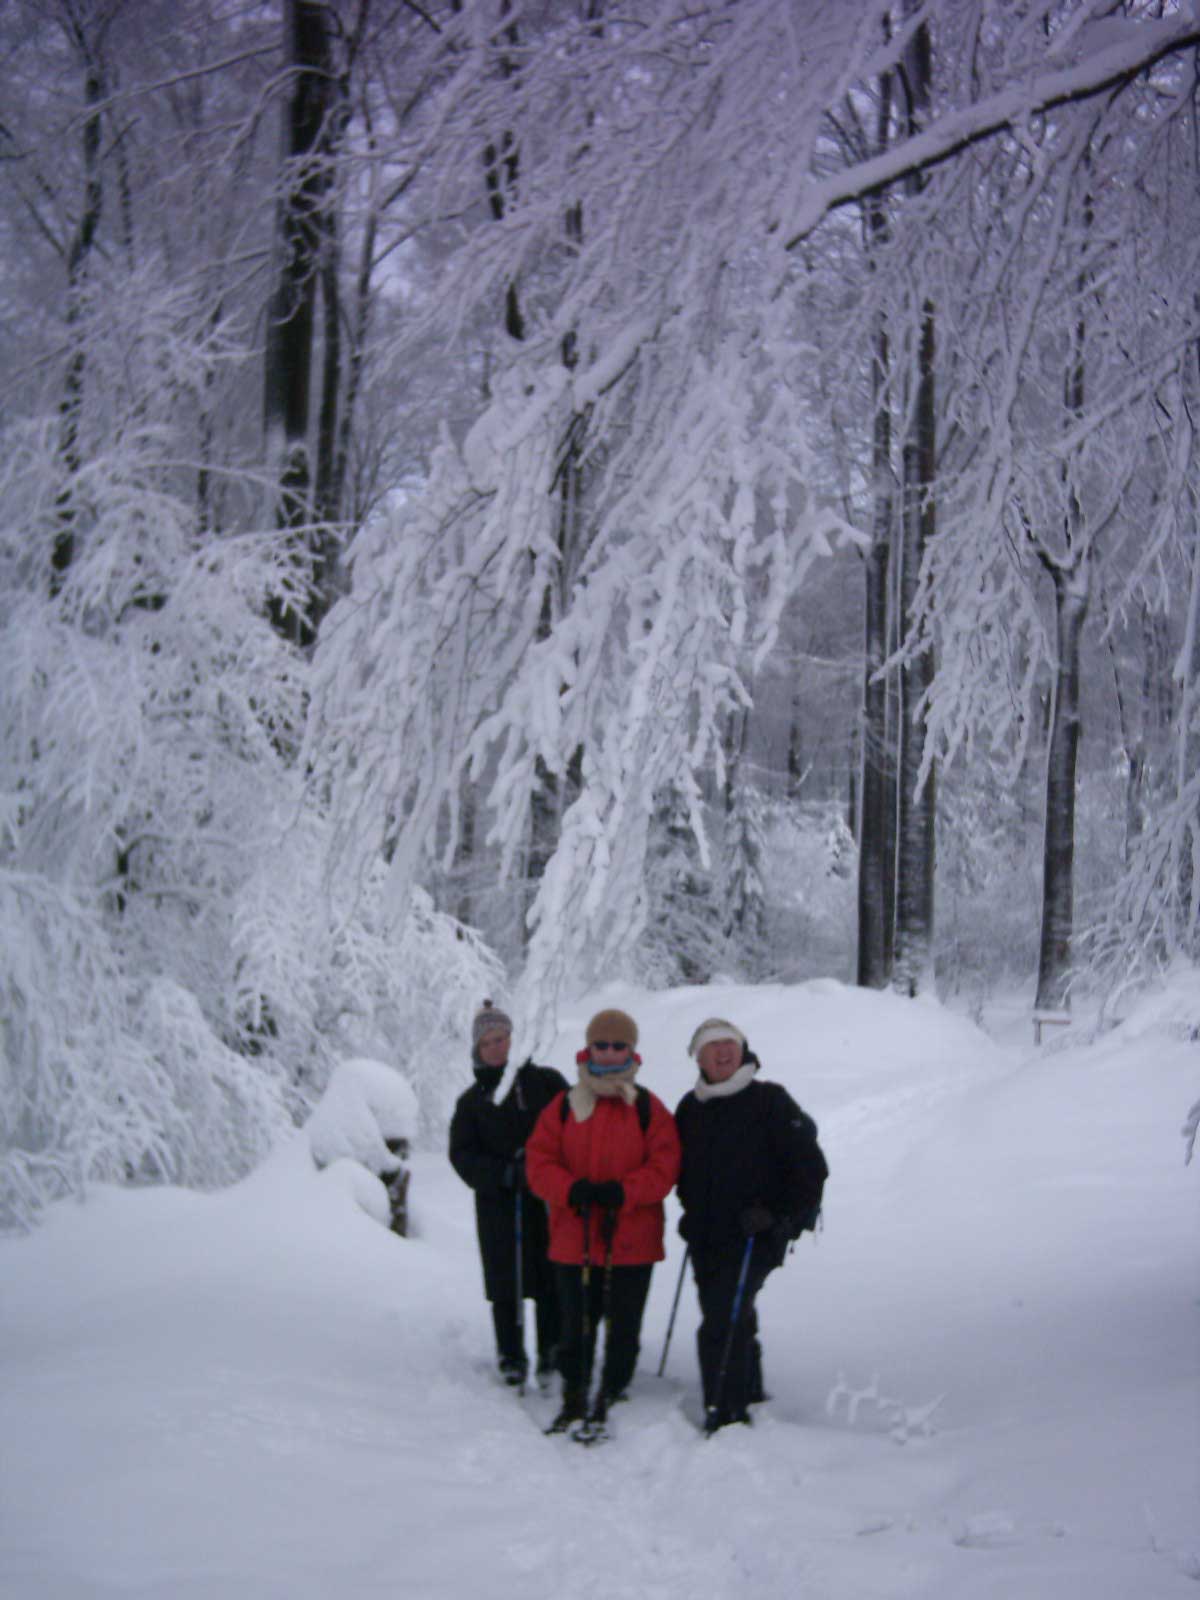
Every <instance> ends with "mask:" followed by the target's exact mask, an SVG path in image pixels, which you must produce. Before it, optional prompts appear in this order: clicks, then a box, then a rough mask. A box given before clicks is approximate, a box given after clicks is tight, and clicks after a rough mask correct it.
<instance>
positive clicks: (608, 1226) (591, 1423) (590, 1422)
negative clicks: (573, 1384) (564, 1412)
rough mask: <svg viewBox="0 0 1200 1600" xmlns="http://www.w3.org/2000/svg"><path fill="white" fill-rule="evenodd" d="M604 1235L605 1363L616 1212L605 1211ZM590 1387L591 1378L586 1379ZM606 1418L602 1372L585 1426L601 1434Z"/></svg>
mask: <svg viewBox="0 0 1200 1600" xmlns="http://www.w3.org/2000/svg"><path fill="white" fill-rule="evenodd" d="M600 1228H601V1232H602V1233H603V1235H604V1282H603V1285H602V1287H601V1291H600V1295H601V1300H600V1304H601V1315H602V1316H603V1318H604V1360H605V1363H606V1364H607V1363H608V1362H610V1361H611V1360H612V1352H611V1350H610V1348H609V1347H610V1346H611V1344H612V1274H613V1236H614V1235H615V1234H616V1231H617V1213H616V1212H615V1211H606V1212H605V1213H604V1221H603V1222H602V1223H601V1224H600ZM588 1388H589V1390H590V1389H591V1380H590V1379H589V1381H588ZM607 1418H608V1396H607V1395H606V1394H605V1392H604V1374H603V1370H602V1371H601V1375H600V1393H599V1395H598V1396H597V1398H596V1404H595V1406H594V1407H589V1410H588V1418H587V1426H588V1428H589V1430H590V1431H591V1432H592V1433H593V1434H602V1433H603V1432H604V1424H605V1422H606V1420H607Z"/></svg>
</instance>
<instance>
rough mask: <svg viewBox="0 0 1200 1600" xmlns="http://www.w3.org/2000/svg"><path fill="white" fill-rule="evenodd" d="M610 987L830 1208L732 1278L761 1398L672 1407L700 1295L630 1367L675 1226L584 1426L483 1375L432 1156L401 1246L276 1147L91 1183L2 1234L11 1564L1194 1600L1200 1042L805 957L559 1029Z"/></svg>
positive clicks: (61, 1572) (620, 1591) (449, 1198)
mask: <svg viewBox="0 0 1200 1600" xmlns="http://www.w3.org/2000/svg"><path fill="white" fill-rule="evenodd" d="M614 1002H615V1003H620V1004H624V1005H626V1006H627V1007H628V1008H630V1009H632V1010H633V1011H634V1013H635V1015H636V1016H637V1017H638V1019H639V1021H640V1023H641V1027H642V1054H643V1056H644V1060H645V1066H644V1069H643V1081H644V1082H646V1083H647V1085H648V1086H649V1087H651V1088H653V1089H654V1090H655V1091H656V1092H658V1093H659V1094H660V1095H661V1096H662V1097H663V1098H664V1099H665V1100H666V1101H667V1103H668V1104H669V1105H672V1106H673V1105H674V1103H675V1101H676V1099H677V1098H678V1096H679V1095H680V1094H681V1093H682V1092H683V1090H684V1089H685V1088H687V1087H688V1085H689V1083H690V1081H691V1070H690V1064H689V1063H688V1061H687V1059H686V1056H685V1054H684V1045H685V1042H686V1039H687V1037H688V1036H689V1034H690V1032H691V1030H692V1028H693V1027H694V1026H695V1024H696V1023H697V1022H698V1021H700V1020H701V1018H702V1017H704V1016H705V1015H709V1014H712V1013H714V1012H715V1013H717V1014H723V1015H729V1016H732V1017H733V1018H734V1019H735V1020H736V1021H738V1022H739V1023H740V1024H741V1025H742V1026H743V1027H744V1028H745V1030H746V1031H747V1033H748V1034H749V1036H750V1038H751V1041H752V1043H753V1044H754V1045H755V1047H756V1049H757V1050H758V1051H759V1053H760V1055H761V1056H762V1059H763V1062H764V1073H765V1075H766V1076H769V1077H775V1078H778V1079H780V1080H781V1081H783V1082H784V1083H786V1084H787V1085H788V1087H789V1088H790V1089H791V1090H792V1092H793V1093H794V1094H795V1095H796V1097H797V1098H798V1099H799V1100H800V1101H801V1103H802V1104H803V1105H804V1106H805V1107H806V1108H807V1109H808V1110H809V1111H811V1112H812V1114H813V1115H814V1116H815V1117H816V1118H817V1120H818V1122H819V1124H820V1129H821V1141H822V1144H823V1146H824V1148H825V1150H826V1153H827V1155H828V1157H829V1161H830V1166H831V1168H832V1177H831V1180H830V1185H829V1189H828V1192H827V1205H826V1226H825V1230H824V1232H823V1233H822V1234H821V1235H820V1237H819V1238H817V1239H816V1240H814V1239H813V1238H812V1237H806V1238H805V1239H803V1240H802V1241H801V1242H800V1244H799V1246H798V1247H797V1249H796V1251H795V1252H794V1254H793V1255H792V1256H791V1257H790V1258H789V1260H788V1262H787V1265H786V1266H785V1268H784V1270H783V1271H782V1272H781V1273H778V1274H776V1275H775V1276H774V1277H772V1279H771V1280H770V1281H769V1283H768V1285H767V1287H766V1289H765V1290H764V1292H763V1295H762V1297H761V1300H760V1317H761V1322H762V1325H763V1340H764V1346H765V1367H766V1377H767V1385H768V1388H769V1389H770V1390H771V1392H772V1394H773V1396H774V1398H773V1399H772V1401H771V1402H770V1403H769V1404H768V1405H767V1406H766V1407H764V1408H761V1409H760V1411H759V1413H758V1418H757V1421H756V1424H755V1426H754V1427H753V1428H752V1429H741V1428H736V1429H728V1430H725V1431H724V1432H722V1433H721V1434H719V1435H717V1436H716V1437H715V1438H714V1439H712V1440H704V1439H703V1438H701V1437H700V1435H699V1434H698V1433H697V1431H696V1427H695V1425H694V1424H695V1422H696V1421H697V1420H698V1417H699V1408H698V1397H697V1381H696V1369H695V1361H694V1354H693V1342H692V1340H693V1333H694V1329H695V1323H696V1308H695V1299H694V1294H693V1292H692V1290H691V1286H690V1284H689V1285H688V1286H687V1287H686V1288H685V1291H684V1296H683V1301H682V1305H681V1310H680V1314H679V1321H678V1324H677V1327H676V1332H675V1338H674V1342H673V1344H672V1348H671V1353H670V1358H669V1362H668V1366H667V1372H666V1375H665V1376H664V1377H663V1378H662V1379H659V1378H657V1377H656V1376H655V1368H656V1366H657V1364H658V1358H659V1355H660V1352H661V1348H662V1341H663V1335H664V1331H665V1327H666V1321H667V1315H668V1311H669V1307H670V1300H671V1295H672V1292H673V1290H674V1287H675V1282H676V1277H677V1274H678V1270H679V1264H680V1259H681V1246H680V1245H679V1242H678V1240H677V1239H676V1238H675V1237H674V1235H673V1233H672V1238H671V1243H670V1246H669V1251H670V1253H669V1257H668V1260H667V1262H666V1263H665V1264H664V1265H663V1266H661V1267H659V1268H658V1269H657V1270H656V1272H655V1279H654V1286H653V1290H652V1295H651V1302H650V1306H649V1310H648V1313H647V1319H646V1328H645V1339H644V1344H643V1351H642V1366H641V1371H640V1374H639V1377H638V1380H637V1384H636V1386H635V1391H634V1396H633V1399H632V1401H631V1402H630V1404H629V1405H628V1406H622V1407H620V1408H618V1410H617V1413H616V1415H615V1419H614V1420H615V1424H616V1429H617V1433H616V1437H615V1438H614V1439H613V1440H612V1442H611V1443H609V1444H607V1445H604V1446H602V1447H600V1448H598V1449H595V1450H590V1451H585V1450H583V1449H581V1448H579V1446H577V1445H574V1444H572V1443H571V1442H569V1441H568V1440H565V1439H546V1438H543V1437H542V1435H541V1433H540V1431H539V1427H538V1424H539V1423H540V1422H542V1421H545V1420H547V1419H548V1416H549V1415H550V1412H551V1409H552V1401H551V1400H549V1399H541V1398H529V1399H527V1400H526V1401H525V1402H523V1403H522V1402H519V1401H517V1400H516V1399H515V1398H514V1397H513V1396H512V1395H511V1394H510V1393H508V1392H507V1391H505V1390H503V1389H502V1388H500V1387H499V1385H498V1384H497V1383H496V1382H495V1380H494V1378H493V1376H492V1373H491V1348H490V1326H489V1319H488V1316H487V1310H486V1307H485V1305H484V1302H483V1300H482V1295H481V1290H480V1280H479V1269H478V1264H477V1260H476V1256H475V1249H474V1232H473V1222H472V1210H471V1200H470V1195H469V1193H468V1191H467V1190H466V1189H464V1188H463V1187H462V1185H461V1184H459V1183H458V1181H457V1179H456V1178H455V1177H454V1175H453V1173H452V1172H451V1171H450V1170H449V1167H448V1165H447V1163H446V1162H445V1160H444V1158H443V1156H442V1155H441V1154H440V1153H438V1152H427V1153H424V1154H419V1155H418V1156H417V1157H416V1158H415V1160H414V1177H413V1186H412V1207H413V1214H414V1219H415V1225H416V1228H417V1230H418V1236H417V1237H415V1238H413V1239H411V1240H408V1241H402V1240H398V1239H396V1238H394V1237H393V1236H392V1235H390V1234H389V1233H388V1232H386V1230H385V1229H384V1228H382V1227H381V1226H380V1225H379V1223H378V1222H377V1221H376V1220H373V1218H372V1217H371V1216H370V1215H368V1212H367V1211H366V1210H364V1209H363V1207H362V1204H361V1203H360V1202H361V1200H363V1199H364V1198H365V1199H366V1200H367V1201H368V1202H370V1201H371V1198H372V1186H373V1182H374V1180H371V1179H369V1178H367V1177H365V1175H364V1174H363V1173H362V1169H360V1168H354V1167H352V1166H350V1165H349V1164H348V1163H345V1162H343V1163H340V1164H339V1165H338V1166H336V1167H334V1168H331V1169H330V1170H328V1171H327V1172H325V1173H322V1174H319V1175H318V1174H316V1173H315V1172H314V1171H313V1169H312V1166H311V1162H310V1159H309V1156H308V1146H307V1144H306V1142H305V1140H304V1139H303V1137H298V1138H297V1139H296V1141H294V1142H293V1143H291V1144H289V1145H288V1146H286V1147H285V1148H283V1149H281V1150H279V1151H277V1152H276V1154H275V1155H274V1156H273V1157H272V1159H271V1160H270V1161H269V1162H268V1163H267V1164H266V1165H265V1166H264V1167H263V1168H262V1169H261V1170H260V1171H258V1172H257V1173H255V1174H254V1175H253V1176H252V1177H251V1178H250V1179H248V1180H247V1181H246V1182H245V1183H242V1184H240V1185H238V1186H237V1187H235V1188H233V1189H230V1190H227V1191H225V1192H223V1193H220V1194H215V1195H200V1194H194V1193H185V1192H182V1191H178V1190H167V1191H141V1192H120V1191H101V1192H97V1193H95V1194H93V1195H92V1196H91V1197H90V1198H89V1199H88V1201H87V1203H86V1204H83V1205H76V1204H68V1205H63V1206H59V1207H57V1208H55V1210H54V1211H53V1212H52V1213H51V1215H50V1216H49V1217H48V1219H47V1221H46V1223H45V1225H44V1226H43V1227H42V1228H41V1229H40V1230H39V1231H38V1232H37V1233H36V1234H35V1235H33V1236H31V1237H28V1238H23V1239H10V1240H5V1241H3V1242H2V1243H0V1283H2V1284H3V1289H2V1291H0V1293H2V1303H0V1440H2V1441H3V1447H2V1451H0V1593H2V1594H3V1595H4V1596H5V1597H9V1596H11V1597H13V1600H81V1597H84V1596H89V1597H90V1596H115V1595H121V1596H155V1597H157V1596H162V1597H179V1600H217V1597H220V1600H269V1597H276V1596H278V1597H280V1600H282V1597H285V1596H286V1597H288V1600H365V1597H368V1596H377V1595H378V1596H383V1595H387V1596H390V1597H397V1596H403V1597H417V1600H426V1597H429V1600H441V1597H454V1600H465V1597H468V1596H470V1597H483V1596H486V1597H487V1600H510V1597H511V1600H542V1597H546V1600H549V1597H551V1596H554V1597H559V1600H576V1597H579V1600H587V1597H595V1600H635V1597H636V1600H696V1597H699V1596H703V1597H706V1600H726V1597H733V1596H737V1597H738V1600H753V1597H767V1596H770V1597H776V1596H779V1597H783V1596H788V1597H789V1600H885V1597H888V1600H890V1597H899V1596H920V1597H928V1600H1075V1597H1079V1600H1085V1597H1086V1600H1159V1597H1161V1600H1169V1597H1172V1596H1180V1597H1190V1600H1196V1597H1197V1596H1198V1595H1200V1588H1198V1586H1197V1580H1200V1382H1198V1379H1200V1306H1198V1283H1197V1248H1196V1246H1197V1239H1198V1237H1200V1234H1198V1232H1197V1222H1198V1220H1200V1217H1198V1210H1200V1161H1198V1162H1197V1163H1195V1164H1193V1166H1192V1167H1185V1165H1184V1161H1183V1154H1184V1145H1183V1141H1182V1139H1181V1138H1180V1126H1181V1124H1182V1122H1183V1119H1184V1116H1185V1114H1186V1112H1187V1110H1188V1107H1189V1106H1190V1105H1191V1104H1192V1102H1193V1101H1194V1100H1195V1099H1196V1097H1197V1094H1198V1093H1200V1071H1198V1070H1197V1064H1198V1060H1200V1046H1198V1045H1197V1044H1196V1043H1193V1042H1188V1041H1187V1040H1186V1039H1185V1038H1184V1037H1182V1036H1181V1035H1182V1033H1183V1030H1182V1029H1181V1028H1179V1027H1171V1026H1168V1024H1169V1022H1170V1015H1169V1004H1168V1002H1166V1001H1160V1002H1158V1003H1157V1005H1152V1006H1148V1007H1145V1008H1143V1011H1142V1012H1141V1013H1140V1014H1139V1015H1138V1016H1137V1017H1135V1018H1134V1019H1132V1020H1131V1021H1130V1022H1129V1023H1127V1024H1126V1026H1125V1027H1124V1028H1123V1029H1121V1030H1119V1031H1118V1032H1117V1033H1115V1034H1110V1035H1108V1036H1107V1037H1106V1038H1105V1039H1104V1040H1102V1041H1101V1042H1100V1043H1098V1044H1095V1045H1092V1046H1087V1047H1084V1046H1080V1045H1078V1044H1072V1042H1071V1041H1070V1040H1062V1041H1061V1042H1057V1041H1056V1044H1055V1046H1054V1047H1053V1048H1050V1049H1043V1050H1041V1051H1040V1052H1035V1051H1034V1050H1033V1049H1032V1046H1031V1044H1030V1041H1029V1040H1028V1038H1027V1037H1026V1034H1027V1032H1028V1022H1027V1020H1025V1019H1021V1021H1020V1026H1019V1028H1018V1027H1017V1026H1015V1025H1014V1027H1013V1028H1011V1029H1009V1028H1006V1029H1004V1030H1002V1032H1003V1034H1004V1038H1003V1040H1002V1042H996V1041H994V1040H993V1039H991V1038H989V1037H988V1036H987V1035H986V1034H984V1033H983V1032H981V1031H979V1030H978V1029H976V1028H975V1027H974V1026H972V1025H971V1024H970V1023H968V1022H967V1021H965V1020H964V1019H962V1018H960V1017H957V1016H955V1015H953V1014H951V1013H949V1012H947V1011H946V1010H944V1009H942V1008H940V1007H939V1006H937V1005H936V1004H934V1003H932V1002H925V1001H918V1002H908V1001H901V1000H899V999H897V998H895V997H894V996H891V995H887V994H871V993H864V992H861V991H857V990H853V989H847V988H845V987H843V986H841V985H839V984H836V983H833V982H817V983H809V984H804V985H800V986H798V987H795V988H763V989H753V990H751V989H734V988H713V989H709V990H703V991H700V990H682V991H674V992H671V993H668V994H659V995H649V994H642V993H636V992H632V991H630V990H627V989H608V990H605V991H604V992H603V994H601V995H593V996H590V997H588V999H587V1001H586V1002H584V1003H581V1004H580V1005H579V1006H578V1007H576V1008H575V1009H574V1010H573V1011H572V1013H571V1014H570V1015H568V1016H566V1017H564V1026H563V1031H562V1033H561V1035H560V1037H559V1039H558V1041H557V1043H556V1047H555V1049H554V1050H553V1051H551V1052H550V1053H549V1055H548V1059H549V1060H551V1061H552V1062H554V1063H555V1064H557V1065H558V1066H560V1067H561V1068H563V1070H569V1064H570V1062H571V1060H572V1057H573V1054H574V1049H575V1046H576V1044H577V1042H578V1041H579V1039H580V1037H581V1034H582V1026H583V1021H584V1019H585V1017H586V1015H587V1014H588V1013H589V1011H590V1010H591V1009H593V1007H594V1006H595V1005H597V1004H600V1003H614ZM1189 1003H1190V1002H1189ZM463 1076H464V1078H465V1070H464V1072H463ZM328 1119H329V1113H328V1110H327V1111H326V1124H325V1125H326V1129H328ZM671 1222H672V1225H673V1222H674V1211H673V1209H672V1215H671Z"/></svg>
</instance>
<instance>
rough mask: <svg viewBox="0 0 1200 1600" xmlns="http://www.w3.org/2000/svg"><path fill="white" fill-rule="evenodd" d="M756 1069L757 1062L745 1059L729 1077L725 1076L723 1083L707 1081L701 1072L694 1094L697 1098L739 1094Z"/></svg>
mask: <svg viewBox="0 0 1200 1600" xmlns="http://www.w3.org/2000/svg"><path fill="white" fill-rule="evenodd" d="M757 1071H758V1063H757V1062H755V1061H747V1062H746V1063H745V1065H744V1066H740V1067H739V1068H738V1069H737V1071H736V1072H735V1073H734V1074H733V1076H732V1077H731V1078H726V1079H725V1081H724V1083H709V1081H708V1079H707V1078H706V1077H705V1076H704V1074H703V1073H701V1074H700V1076H699V1078H698V1079H697V1080H696V1088H695V1091H694V1092H695V1096H696V1099H697V1100H723V1099H724V1098H725V1096H726V1095H731V1094H740V1093H741V1092H742V1090H743V1089H744V1088H745V1087H746V1085H747V1084H748V1083H751V1082H752V1081H753V1079H754V1074H755V1073H756V1072H757Z"/></svg>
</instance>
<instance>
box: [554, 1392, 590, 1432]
mask: <svg viewBox="0 0 1200 1600" xmlns="http://www.w3.org/2000/svg"><path fill="white" fill-rule="evenodd" d="M586 1415H587V1395H586V1394H585V1393H584V1391H583V1390H582V1389H564V1390H563V1393H562V1406H561V1408H560V1410H559V1413H558V1415H557V1416H556V1417H555V1419H554V1421H553V1422H552V1423H551V1424H550V1426H549V1427H548V1428H547V1429H546V1432H547V1433H566V1431H567V1429H568V1428H569V1427H570V1426H571V1424H572V1423H573V1422H582V1421H583V1419H584V1417H585V1416H586Z"/></svg>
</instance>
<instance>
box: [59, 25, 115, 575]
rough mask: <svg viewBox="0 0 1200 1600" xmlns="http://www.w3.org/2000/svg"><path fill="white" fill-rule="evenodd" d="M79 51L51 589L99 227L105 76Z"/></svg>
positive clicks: (71, 491) (71, 508)
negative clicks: (78, 139) (78, 152)
mask: <svg viewBox="0 0 1200 1600" xmlns="http://www.w3.org/2000/svg"><path fill="white" fill-rule="evenodd" d="M77 42H78V43H79V45H80V48H81V49H82V50H83V51H84V57H85V62H86V71H85V75H84V104H85V106H86V108H87V110H86V114H85V116H84V120H83V173H84V186H83V209H82V210H81V212H80V215H79V222H78V225H77V226H76V229H75V233H74V235H73V237H72V239H71V244H70V248H69V250H68V252H67V319H66V320H67V340H68V345H69V348H70V352H71V353H70V355H69V357H68V359H67V371H66V376H65V379H64V381H63V396H62V400H61V401H60V403H59V408H58V454H59V462H60V465H61V469H62V485H61V487H60V488H59V491H58V497H57V501H56V505H55V510H56V513H57V517H56V521H57V526H56V528H55V534H54V547H53V550H52V551H51V555H50V593H51V594H52V595H53V594H58V592H59V591H60V589H61V588H62V583H63V577H64V575H65V574H66V572H67V570H68V568H69V567H70V565H71V563H72V561H74V559H75V535H76V524H77V521H78V516H79V507H78V504H77V502H76V489H77V480H78V477H79V469H80V467H81V465H82V460H81V455H80V444H79V429H80V422H81V419H82V414H83V381H84V372H85V369H86V365H87V360H86V356H85V353H84V344H83V333H82V329H81V326H80V324H81V321H82V319H83V311H84V284H85V282H86V279H87V271H88V264H89V261H90V259H91V253H92V248H93V246H94V244H95V240H96V231H97V229H98V228H99V226H100V214H101V211H102V209H103V205H104V187H103V183H102V181H101V175H100V117H101V112H100V105H101V102H102V101H103V99H104V94H105V87H104V77H103V74H102V72H101V70H100V67H99V66H98V65H97V63H96V62H95V61H94V60H93V59H92V58H91V55H90V52H89V50H88V48H87V45H86V41H85V40H84V39H83V37H82V36H81V35H79V36H78V37H77Z"/></svg>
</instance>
